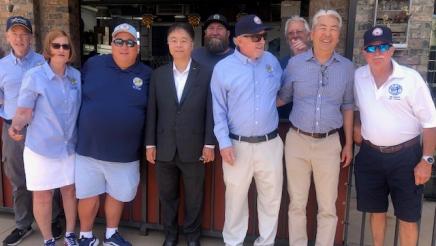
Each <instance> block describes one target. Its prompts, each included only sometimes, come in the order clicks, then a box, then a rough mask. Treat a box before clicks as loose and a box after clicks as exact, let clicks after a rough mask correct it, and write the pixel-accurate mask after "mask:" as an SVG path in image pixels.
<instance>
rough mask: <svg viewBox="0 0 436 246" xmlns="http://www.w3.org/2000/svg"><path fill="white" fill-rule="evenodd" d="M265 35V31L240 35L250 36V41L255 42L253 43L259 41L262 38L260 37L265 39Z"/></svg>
mask: <svg viewBox="0 0 436 246" xmlns="http://www.w3.org/2000/svg"><path fill="white" fill-rule="evenodd" d="M266 36H267V33H266V32H264V33H255V34H247V35H242V37H246V38H250V39H251V41H252V42H255V43H257V42H260V40H262V38H263V40H266Z"/></svg>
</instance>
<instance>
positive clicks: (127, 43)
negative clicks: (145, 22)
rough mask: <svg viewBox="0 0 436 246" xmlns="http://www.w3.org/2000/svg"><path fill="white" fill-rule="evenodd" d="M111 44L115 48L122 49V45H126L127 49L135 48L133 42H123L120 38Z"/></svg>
mask: <svg viewBox="0 0 436 246" xmlns="http://www.w3.org/2000/svg"><path fill="white" fill-rule="evenodd" d="M112 42H113V43H114V44H115V46H118V47H123V45H124V44H126V45H127V47H130V48H132V47H135V46H136V41H133V40H131V39H127V40H123V39H121V38H117V39H114V40H113V41H112Z"/></svg>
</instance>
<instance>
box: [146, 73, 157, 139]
mask: <svg viewBox="0 0 436 246" xmlns="http://www.w3.org/2000/svg"><path fill="white" fill-rule="evenodd" d="M157 75H158V74H157V72H156V71H155V72H153V73H152V75H151V79H150V87H149V93H148V103H147V119H146V127H145V145H156V121H157V105H156V80H157V78H156V77H158V76H157Z"/></svg>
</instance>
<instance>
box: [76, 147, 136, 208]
mask: <svg viewBox="0 0 436 246" xmlns="http://www.w3.org/2000/svg"><path fill="white" fill-rule="evenodd" d="M75 177H76V197H77V198H78V199H85V198H89V197H93V196H98V195H100V194H103V193H108V194H109V195H111V196H112V197H113V198H115V199H116V200H118V201H121V202H130V201H132V200H133V199H134V198H135V196H136V191H137V189H138V185H139V160H138V161H132V162H108V161H101V160H97V159H94V158H91V157H87V156H83V155H79V154H76V174H75Z"/></svg>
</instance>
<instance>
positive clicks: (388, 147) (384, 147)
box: [378, 146, 391, 153]
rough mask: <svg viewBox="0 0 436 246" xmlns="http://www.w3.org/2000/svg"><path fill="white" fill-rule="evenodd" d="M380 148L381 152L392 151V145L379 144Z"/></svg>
mask: <svg viewBox="0 0 436 246" xmlns="http://www.w3.org/2000/svg"><path fill="white" fill-rule="evenodd" d="M378 149H379V150H380V152H381V153H390V151H389V149H391V146H379V147H378Z"/></svg>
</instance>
